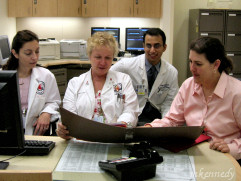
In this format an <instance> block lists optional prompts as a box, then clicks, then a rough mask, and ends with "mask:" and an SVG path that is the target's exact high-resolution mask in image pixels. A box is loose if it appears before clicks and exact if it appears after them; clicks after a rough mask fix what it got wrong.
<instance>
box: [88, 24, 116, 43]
mask: <svg viewBox="0 0 241 181" xmlns="http://www.w3.org/2000/svg"><path fill="white" fill-rule="evenodd" d="M99 31H100V32H104V31H105V32H108V33H110V34H112V35H113V36H114V37H115V38H116V41H117V42H118V44H120V28H114V27H91V35H92V34H94V33H95V32H99Z"/></svg>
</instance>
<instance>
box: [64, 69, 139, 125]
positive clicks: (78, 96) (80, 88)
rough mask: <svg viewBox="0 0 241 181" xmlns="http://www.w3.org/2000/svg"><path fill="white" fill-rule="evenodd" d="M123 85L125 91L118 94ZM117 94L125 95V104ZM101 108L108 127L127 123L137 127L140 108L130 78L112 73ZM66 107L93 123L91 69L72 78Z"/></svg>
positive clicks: (106, 82) (102, 95)
mask: <svg viewBox="0 0 241 181" xmlns="http://www.w3.org/2000/svg"><path fill="white" fill-rule="evenodd" d="M117 84H121V86H122V90H119V91H115V88H114V86H115V85H117ZM118 93H122V94H124V95H125V100H124V101H123V99H117V95H118ZM101 106H102V110H103V112H104V114H105V117H106V121H107V122H106V123H117V122H119V123H120V122H121V121H124V122H126V123H127V124H129V125H132V126H136V124H137V116H138V114H139V106H138V100H137V96H136V94H135V91H134V89H133V86H132V83H131V79H130V77H129V76H128V75H126V74H123V73H120V72H115V71H109V72H108V74H107V77H106V81H105V84H104V86H103V89H102V91H101ZM63 107H64V108H65V109H67V110H69V111H71V112H73V113H75V114H78V115H80V116H82V117H85V118H87V119H92V116H93V114H94V108H95V92H94V86H93V82H92V78H91V69H90V70H89V71H88V72H86V73H84V74H81V75H80V76H79V77H74V78H72V79H71V80H70V81H69V83H68V87H67V90H66V92H65V96H64V99H63Z"/></svg>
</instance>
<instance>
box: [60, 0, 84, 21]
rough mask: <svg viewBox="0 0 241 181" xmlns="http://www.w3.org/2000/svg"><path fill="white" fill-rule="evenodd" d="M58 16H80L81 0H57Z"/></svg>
mask: <svg viewBox="0 0 241 181" xmlns="http://www.w3.org/2000/svg"><path fill="white" fill-rule="evenodd" d="M58 16H61V17H78V16H81V0H58Z"/></svg>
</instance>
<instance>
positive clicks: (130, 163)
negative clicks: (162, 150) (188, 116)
mask: <svg viewBox="0 0 241 181" xmlns="http://www.w3.org/2000/svg"><path fill="white" fill-rule="evenodd" d="M127 149H128V150H130V154H129V157H122V158H116V159H113V160H102V161H99V166H100V168H102V169H103V170H106V171H107V172H110V173H112V174H113V175H114V176H115V177H116V178H117V180H119V181H137V180H145V179H149V178H152V177H154V176H155V175H156V164H159V163H161V162H163V157H162V156H160V155H159V154H158V152H157V151H156V150H154V149H153V148H151V147H150V144H149V143H148V142H141V143H139V144H134V145H133V146H130V147H129V148H127Z"/></svg>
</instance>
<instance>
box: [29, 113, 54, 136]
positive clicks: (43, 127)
mask: <svg viewBox="0 0 241 181" xmlns="http://www.w3.org/2000/svg"><path fill="white" fill-rule="evenodd" d="M50 118H51V114H49V113H46V112H44V113H42V114H41V115H40V116H39V118H38V119H37V121H36V122H35V123H34V124H33V127H35V130H34V133H33V134H34V135H43V134H44V133H45V132H46V131H47V130H48V129H49V124H50Z"/></svg>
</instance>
